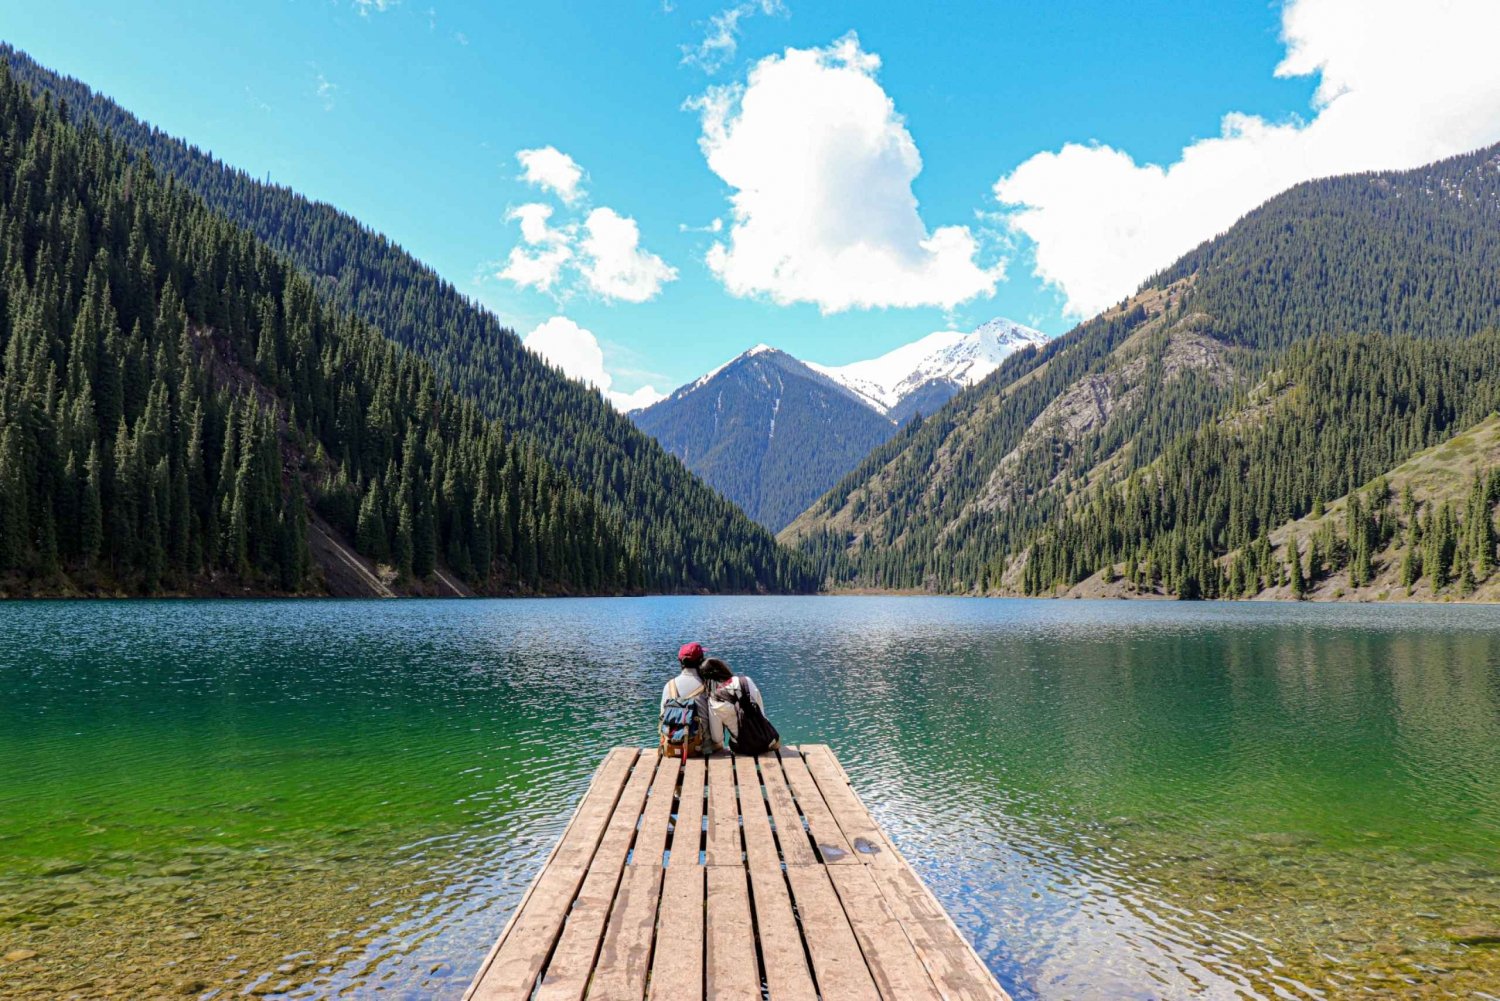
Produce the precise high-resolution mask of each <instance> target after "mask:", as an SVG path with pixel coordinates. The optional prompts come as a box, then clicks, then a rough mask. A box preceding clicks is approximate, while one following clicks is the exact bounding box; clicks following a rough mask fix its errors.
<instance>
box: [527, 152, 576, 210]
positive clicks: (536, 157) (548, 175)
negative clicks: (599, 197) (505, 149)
mask: <svg viewBox="0 0 1500 1001" xmlns="http://www.w3.org/2000/svg"><path fill="white" fill-rule="evenodd" d="M516 162H517V163H519V164H520V165H521V180H523V181H525V182H526V183H527V184H530V185H534V186H535V187H538V188H541V189H542V190H543V191H550V192H552V193H553V194H555V195H556V196H557V197H559V198H561V199H562V200H563V201H564V202H566V203H567V204H569V205H572V204H573V203H574V202H576V201H578V199H579V198H581V197H582V196H583V189H582V187H581V186H580V185H581V184H582V183H583V168H582V167H580V166H578V164H577V162H576V161H574V159H573V158H572V157H571V156H569V155H568V154H566V153H564V152H562V151H561V150H559V149H558V148H557V147H555V146H542V147H539V148H537V149H523V150H517V151H516Z"/></svg>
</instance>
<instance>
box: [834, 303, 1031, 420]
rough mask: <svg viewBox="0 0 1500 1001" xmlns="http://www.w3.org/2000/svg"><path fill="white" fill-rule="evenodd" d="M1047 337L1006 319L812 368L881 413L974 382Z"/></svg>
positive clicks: (945, 331) (927, 337) (941, 333)
mask: <svg viewBox="0 0 1500 1001" xmlns="http://www.w3.org/2000/svg"><path fill="white" fill-rule="evenodd" d="M1047 340H1048V338H1047V335H1046V334H1044V333H1042V332H1041V331H1039V330H1033V329H1031V328H1030V327H1025V326H1022V325H1021V324H1019V323H1015V322H1014V321H1011V320H1006V319H994V320H990V321H989V322H987V323H983V324H980V325H979V326H978V327H975V328H974V329H973V330H971V331H970V332H968V333H964V332H963V331H959V330H939V331H937V332H935V333H931V334H928V335H927V336H926V337H923V338H921V339H920V340H917V341H913V342H912V343H910V344H904V345H902V346H901V347H899V348H896V349H895V350H894V351H890V352H888V353H886V354H883V355H881V356H880V357H879V358H871V359H868V360H867V361H857V362H853V363H851V364H848V365H819V364H816V363H815V362H807V363H806V364H807V365H808V367H809V368H812V369H813V370H814V371H817V372H820V373H822V374H823V375H826V376H828V377H829V378H830V379H832V380H834V381H835V382H837V383H839V384H840V385H843V386H845V387H847V388H849V389H851V390H853V391H854V392H855V393H857V394H858V395H859V396H861V397H863V398H864V399H865V400H866V401H867V402H869V404H870V405H871V406H873V407H875V408H876V409H877V410H879V411H880V412H881V413H887V412H889V411H890V410H891V409H892V408H894V407H895V406H896V405H897V404H899V403H900V402H901V401H902V400H903V399H905V398H906V397H907V396H909V395H911V393H913V392H915V391H916V390H918V389H920V388H922V387H923V386H925V385H927V384H929V383H932V382H950V383H953V384H955V385H958V386H972V385H973V384H974V383H976V382H978V381H979V380H981V379H983V378H984V377H985V376H987V375H989V374H990V373H991V372H993V371H995V369H997V368H999V367H1000V363H1001V362H1002V361H1004V360H1005V359H1006V358H1007V357H1009V356H1010V355H1012V354H1014V353H1016V352H1017V351H1020V350H1022V349H1023V348H1027V347H1031V346H1033V345H1035V346H1037V347H1040V346H1042V345H1044V344H1046V343H1047Z"/></svg>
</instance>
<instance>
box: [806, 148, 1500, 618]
mask: <svg viewBox="0 0 1500 1001" xmlns="http://www.w3.org/2000/svg"><path fill="white" fill-rule="evenodd" d="M1497 325H1500V150H1497V149H1495V148H1491V149H1487V150H1482V151H1479V152H1476V153H1472V154H1468V155H1466V156H1460V157H1455V158H1453V159H1450V160H1447V161H1443V162H1441V163H1437V164H1433V165H1430V166H1428V167H1424V168H1420V169H1418V170H1413V171H1407V172H1399V173H1396V172H1392V173H1377V174H1364V175H1355V176H1350V177H1340V178H1333V179H1329V180H1326V181H1314V182H1309V183H1307V184H1303V185H1299V186H1298V187H1296V188H1293V189H1291V190H1290V191H1288V192H1286V193H1284V194H1282V195H1280V196H1278V197H1277V198H1274V199H1272V200H1271V201H1269V202H1268V203H1266V204H1265V205H1264V206H1262V207H1261V208H1259V209H1257V210H1256V211H1255V212H1253V213H1251V214H1250V215H1248V216H1247V217H1246V218H1245V219H1243V220H1241V222H1239V223H1238V224H1236V225H1235V226H1234V227H1233V228H1231V229H1230V230H1229V231H1228V232H1226V233H1225V234H1223V235H1222V236H1220V237H1218V238H1217V239H1215V240H1212V241H1210V242H1208V243H1206V244H1204V245H1203V246H1201V247H1199V248H1197V249H1196V250H1194V251H1193V252H1191V253H1190V254H1188V255H1186V256H1185V257H1184V258H1183V259H1182V260H1181V261H1179V262H1178V263H1177V264H1175V265H1174V266H1173V267H1171V268H1169V269H1167V270H1166V271H1164V272H1163V273H1162V274H1160V275H1158V276H1156V277H1155V278H1153V279H1152V280H1150V281H1149V282H1147V283H1146V285H1145V286H1144V287H1143V288H1142V289H1141V291H1140V293H1139V294H1137V295H1136V296H1134V297H1132V298H1131V299H1130V300H1128V301H1127V302H1125V303H1122V304H1121V305H1120V306H1119V307H1117V308H1115V309H1112V310H1110V311H1108V312H1106V313H1105V314H1103V315H1102V316H1100V317H1097V318H1095V319H1093V320H1091V321H1088V322H1086V323H1084V324H1082V325H1080V326H1079V327H1078V328H1076V329H1075V330H1074V331H1072V332H1071V333H1069V334H1067V335H1066V336H1064V337H1061V338H1059V339H1058V340H1057V341H1055V342H1053V343H1052V344H1049V345H1047V347H1045V348H1044V349H1042V350H1039V351H1028V352H1025V353H1023V354H1019V355H1016V356H1014V357H1013V358H1011V359H1009V360H1008V361H1007V362H1006V363H1005V364H1004V365H1003V366H1002V367H1001V369H1000V370H999V371H998V372H996V373H995V374H994V375H992V376H991V377H990V378H989V379H988V380H986V381H985V382H983V383H981V384H980V385H979V386H976V387H974V388H973V389H971V390H969V391H967V392H965V393H963V394H961V395H960V396H959V397H957V398H956V399H955V400H954V401H953V402H952V403H951V404H950V405H949V406H948V407H946V408H944V409H943V410H941V411H939V412H937V413H936V414H934V415H933V416H931V417H930V418H928V419H927V420H925V421H923V422H921V423H920V424H916V425H913V426H911V427H909V428H907V429H905V430H904V431H903V432H902V433H901V434H899V435H898V436H897V437H896V438H894V439H893V440H892V441H890V442H888V443H887V444H886V445H884V446H882V447H881V448H880V449H877V450H876V451H875V452H874V453H872V454H871V456H870V457H869V458H868V459H866V461H865V462H864V463H863V464H862V466H861V467H860V468H859V469H857V470H855V471H854V472H853V473H852V474H850V475H849V476H848V477H846V478H845V479H844V480H843V481H842V482H841V483H840V484H839V485H838V486H836V487H835V488H834V489H833V490H832V491H830V493H829V494H827V495H825V496H824V497H823V498H822V499H821V500H820V501H819V502H818V503H817V504H815V505H814V506H813V508H812V509H810V510H809V511H808V512H807V513H805V514H804V515H803V516H802V518H801V519H799V520H798V521H797V522H796V523H794V524H793V525H792V526H791V527H790V528H789V529H788V530H787V531H786V532H785V533H783V539H784V540H787V541H792V542H796V543H797V544H799V545H801V546H802V547H803V548H804V550H805V551H807V552H808V553H809V554H810V555H812V556H813V557H814V558H815V559H816V560H817V561H818V564H819V569H820V572H821V573H822V574H823V575H824V577H825V579H827V580H828V581H830V582H831V583H833V584H835V585H838V584H841V583H850V584H856V585H865V586H876V587H897V588H925V589H929V590H938V591H976V590H977V591H981V592H989V591H993V590H1001V591H1015V590H1019V591H1024V592H1026V593H1046V592H1050V591H1051V589H1052V588H1054V587H1055V586H1065V585H1067V584H1071V583H1074V582H1076V581H1077V580H1079V579H1081V577H1083V576H1087V575H1089V574H1092V573H1094V572H1095V571H1098V570H1101V569H1104V568H1105V567H1108V566H1110V565H1111V564H1112V563H1113V564H1115V565H1118V566H1119V568H1120V569H1119V571H1118V572H1122V573H1134V574H1137V575H1141V574H1144V575H1146V576H1148V577H1150V578H1151V579H1152V580H1154V581H1156V582H1157V583H1158V584H1160V585H1162V586H1164V587H1165V588H1166V589H1167V590H1168V591H1170V592H1171V593H1174V594H1183V595H1186V596H1197V595H1209V594H1243V593H1249V590H1250V586H1249V584H1248V583H1242V586H1240V587H1234V586H1232V584H1233V583H1234V582H1243V581H1245V580H1247V579H1249V578H1251V577H1253V576H1259V577H1263V575H1264V571H1265V568H1264V567H1262V566H1259V565H1257V566H1255V567H1254V568H1250V567H1249V564H1248V562H1247V561H1250V560H1251V559H1252V557H1251V556H1250V555H1249V552H1250V550H1249V549H1247V548H1246V547H1252V545H1253V543H1254V542H1255V540H1256V539H1257V538H1258V537H1259V536H1260V535H1261V534H1262V533H1263V532H1265V531H1266V530H1268V529H1269V528H1271V527H1275V526H1276V525H1279V524H1281V523H1283V522H1284V521H1285V520H1287V519H1288V518H1291V517H1297V516H1300V515H1301V514H1302V513H1305V512H1307V511H1309V510H1311V506H1312V505H1313V504H1315V503H1317V502H1319V501H1320V500H1321V501H1324V502H1326V501H1328V500H1331V499H1332V498H1334V497H1337V496H1340V495H1342V494H1343V493H1345V492H1347V491H1349V490H1351V489H1356V488H1359V487H1360V486H1362V485H1363V484H1366V483H1367V482H1369V481H1370V480H1371V479H1372V478H1373V477H1376V476H1378V475H1379V474H1380V472H1382V471H1383V470H1385V469H1388V468H1390V467H1391V466H1392V465H1394V464H1396V463H1399V462H1400V461H1402V460H1403V459H1404V458H1406V457H1407V456H1409V455H1411V454H1412V453H1413V452H1415V451H1417V450H1419V449H1421V448H1424V447H1426V446H1428V445H1430V444H1432V443H1434V442H1436V441H1440V440H1442V439H1443V438H1445V437H1447V436H1450V435H1452V434H1454V433H1456V432H1458V431H1460V430H1462V429H1463V428H1464V427H1466V426H1468V425H1470V424H1472V423H1474V422H1475V421H1477V420H1480V419H1481V418H1483V417H1485V416H1486V415H1487V414H1489V413H1490V412H1491V411H1492V410H1493V409H1495V408H1496V407H1497V406H1500V397H1497V394H1496V386H1495V382H1494V375H1493V373H1494V372H1495V371H1496V363H1497V362H1500V355H1497V353H1496V341H1495V336H1494V335H1492V334H1485V333H1483V332H1484V331H1487V330H1494V329H1495V328H1496V327H1497ZM1357 537H1358V532H1356V541H1357ZM1339 545H1340V546H1342V547H1343V548H1342V549H1339V550H1338V552H1340V553H1342V552H1344V551H1345V550H1349V551H1353V550H1354V549H1355V548H1357V546H1354V547H1351V546H1350V544H1349V543H1348V541H1347V538H1346V539H1345V541H1343V542H1341V543H1339ZM1329 548H1330V543H1329V540H1326V539H1325V540H1324V551H1323V552H1322V553H1320V554H1319V557H1320V559H1321V560H1324V561H1325V562H1326V560H1327V559H1329V558H1330V557H1329V556H1328V549H1329ZM1242 551H1243V552H1242ZM1230 552H1238V553H1240V555H1239V556H1238V557H1237V560H1229V561H1224V560H1223V558H1224V557H1225V556H1227V555H1228V554H1229V553H1230ZM1111 557H1113V560H1112V559H1111ZM1474 559H1475V560H1478V559H1479V556H1478V555H1477V554H1475V555H1474ZM1221 561H1222V562H1221ZM1262 562H1263V561H1262ZM1148 564H1149V566H1148ZM1237 565H1238V566H1239V570H1238V576H1235V573H1236V570H1235V568H1236V566H1237ZM1022 568H1024V570H1023V569H1022ZM1450 569H1451V566H1450Z"/></svg>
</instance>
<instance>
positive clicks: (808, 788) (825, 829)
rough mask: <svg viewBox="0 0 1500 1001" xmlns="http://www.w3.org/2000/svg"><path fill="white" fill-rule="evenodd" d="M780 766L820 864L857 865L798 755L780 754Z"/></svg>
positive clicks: (820, 793)
mask: <svg viewBox="0 0 1500 1001" xmlns="http://www.w3.org/2000/svg"><path fill="white" fill-rule="evenodd" d="M781 766H782V768H783V769H785V771H786V778H787V782H788V783H789V784H790V785H791V787H792V795H793V796H795V797H796V798H797V805H798V806H799V807H801V809H802V815H803V816H804V817H806V818H807V829H808V831H809V832H810V833H811V834H812V838H813V841H814V842H816V843H817V846H818V854H819V855H820V856H822V859H823V862H824V863H825V864H827V865H858V864H859V859H858V858H857V857H856V856H855V854H854V849H853V848H851V847H850V845H849V841H848V839H847V838H845V837H844V832H843V831H842V830H841V829H840V828H839V825H838V821H836V820H834V819H833V811H832V810H830V809H829V808H828V804H827V803H826V802H824V800H823V793H822V790H820V789H819V788H818V784H817V783H816V782H814V781H813V777H812V773H811V772H809V771H808V770H807V764H806V763H805V762H804V761H803V760H802V755H801V754H800V753H799V752H798V751H797V750H796V749H795V748H789V749H787V750H786V751H784V752H782V755H781Z"/></svg>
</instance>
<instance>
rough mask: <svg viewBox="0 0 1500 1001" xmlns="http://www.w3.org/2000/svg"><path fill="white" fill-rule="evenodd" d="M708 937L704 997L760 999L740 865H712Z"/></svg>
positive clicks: (711, 1000) (724, 1000)
mask: <svg viewBox="0 0 1500 1001" xmlns="http://www.w3.org/2000/svg"><path fill="white" fill-rule="evenodd" d="M711 774H712V773H710V775H711ZM712 798H713V792H712V789H710V792H709V799H710V801H712ZM707 940H708V955H707V956H706V958H705V961H704V964H705V965H704V972H705V974H706V977H705V989H704V996H705V997H706V998H707V999H708V1001H760V964H759V962H758V961H757V959H756V955H755V924H754V922H753V921H752V920H751V919H750V890H749V887H748V885H747V884H746V881H745V870H744V868H743V867H741V866H739V865H733V866H728V865H714V866H708V936H707Z"/></svg>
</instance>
